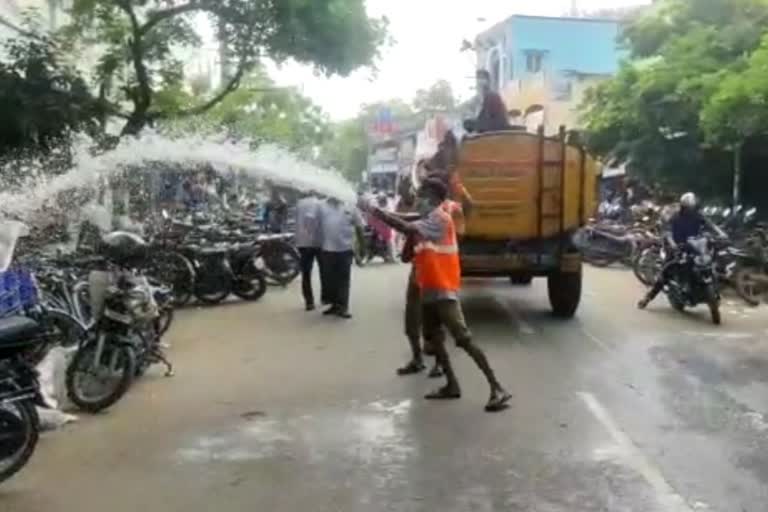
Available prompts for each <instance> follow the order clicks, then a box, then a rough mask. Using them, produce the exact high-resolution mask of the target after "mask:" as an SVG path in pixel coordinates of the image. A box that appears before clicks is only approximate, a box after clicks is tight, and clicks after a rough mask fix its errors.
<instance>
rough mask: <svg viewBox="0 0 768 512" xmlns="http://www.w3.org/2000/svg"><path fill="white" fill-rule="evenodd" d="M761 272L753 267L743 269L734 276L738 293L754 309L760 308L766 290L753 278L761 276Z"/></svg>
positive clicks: (734, 283)
mask: <svg viewBox="0 0 768 512" xmlns="http://www.w3.org/2000/svg"><path fill="white" fill-rule="evenodd" d="M760 274H761V273H760V271H758V270H756V269H754V268H752V267H741V268H739V269H738V270H736V272H734V274H733V278H732V279H733V286H734V288H736V293H737V294H738V295H739V297H741V298H742V299H743V300H744V302H746V303H747V304H749V305H750V306H752V307H755V306H759V305H760V302H761V301H762V299H763V295H765V293H766V290H765V289H764V286H762V285H761V284H760V283H759V282H757V281H756V280H755V279H754V277H753V276H755V275H760Z"/></svg>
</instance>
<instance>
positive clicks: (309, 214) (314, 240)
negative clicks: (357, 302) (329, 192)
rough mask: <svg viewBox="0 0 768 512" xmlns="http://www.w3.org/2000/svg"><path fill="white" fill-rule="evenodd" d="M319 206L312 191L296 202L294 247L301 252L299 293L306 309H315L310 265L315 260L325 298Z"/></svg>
mask: <svg viewBox="0 0 768 512" xmlns="http://www.w3.org/2000/svg"><path fill="white" fill-rule="evenodd" d="M320 206H321V202H320V200H319V199H318V198H317V196H316V195H315V194H314V193H312V192H309V193H306V194H304V196H303V197H302V198H301V199H299V202H298V203H296V238H295V240H296V247H297V248H298V249H299V253H300V254H301V262H300V263H301V293H302V295H303V296H304V307H305V309H306V310H307V311H312V310H313V309H315V296H314V293H313V291H312V267H313V266H314V264H315V260H317V262H318V267H319V268H320V288H321V298H323V300H325V298H326V293H327V291H326V290H325V282H324V281H325V280H324V279H323V277H324V269H323V267H322V263H321V261H320V249H321V246H322V243H321V242H322V240H321V238H320V236H321V233H320Z"/></svg>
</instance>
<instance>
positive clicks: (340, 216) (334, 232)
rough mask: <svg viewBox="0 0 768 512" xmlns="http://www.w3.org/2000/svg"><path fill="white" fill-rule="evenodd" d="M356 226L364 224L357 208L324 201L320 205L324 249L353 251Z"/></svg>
mask: <svg viewBox="0 0 768 512" xmlns="http://www.w3.org/2000/svg"><path fill="white" fill-rule="evenodd" d="M355 226H357V227H360V228H362V226H363V219H362V218H361V217H360V213H359V212H358V211H357V209H356V208H354V207H352V206H350V205H347V204H336V205H332V204H330V203H328V202H327V201H326V202H324V203H323V204H322V206H321V207H320V227H321V236H322V249H323V250H324V251H327V252H344V251H351V250H352V249H353V248H354V244H355Z"/></svg>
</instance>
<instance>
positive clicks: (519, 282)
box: [509, 275, 533, 286]
mask: <svg viewBox="0 0 768 512" xmlns="http://www.w3.org/2000/svg"><path fill="white" fill-rule="evenodd" d="M509 282H510V283H512V284H513V285H516V286H528V285H529V284H531V283H532V282H533V276H524V275H523V276H519V275H518V276H509Z"/></svg>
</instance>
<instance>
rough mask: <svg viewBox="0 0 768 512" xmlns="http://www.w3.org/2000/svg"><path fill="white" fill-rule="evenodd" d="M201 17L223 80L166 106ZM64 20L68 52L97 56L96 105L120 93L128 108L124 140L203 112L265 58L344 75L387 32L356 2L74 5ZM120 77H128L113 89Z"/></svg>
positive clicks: (84, 1) (88, 1) (161, 0)
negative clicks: (211, 32)
mask: <svg viewBox="0 0 768 512" xmlns="http://www.w3.org/2000/svg"><path fill="white" fill-rule="evenodd" d="M199 13H205V14H207V15H208V17H209V19H210V21H211V24H212V26H214V27H216V28H217V29H218V37H219V39H220V44H222V45H224V49H225V51H224V52H223V53H225V54H226V55H227V56H229V57H230V58H231V59H233V62H232V63H225V64H233V65H232V70H231V73H230V78H229V80H228V81H227V83H225V84H223V85H222V87H221V90H219V91H218V92H216V93H215V94H213V95H212V96H210V97H208V98H206V100H205V101H203V102H201V103H198V104H192V105H189V104H187V101H186V99H184V98H182V99H183V101H179V102H177V103H173V102H171V104H170V105H169V104H168V101H170V100H171V99H173V98H175V99H179V94H178V93H179V90H180V87H181V83H182V81H183V78H184V77H183V67H182V63H181V62H180V61H179V59H178V58H176V57H175V52H174V51H175V50H176V49H177V48H195V47H199V45H200V44H201V37H200V35H199V34H198V31H197V27H196V25H195V22H194V21H195V19H194V16H195V15H197V14H199ZM70 14H71V23H70V24H69V25H68V26H67V27H65V29H64V30H63V34H64V35H65V37H66V40H67V41H68V42H69V44H70V46H71V48H73V49H74V48H77V47H78V45H89V46H91V48H93V47H103V48H104V50H103V52H102V54H101V56H100V59H99V65H98V67H97V74H98V80H99V89H100V97H101V98H102V100H104V101H106V100H107V99H111V100H112V101H114V102H117V101H118V100H120V99H123V98H120V97H119V95H118V91H119V92H120V93H122V94H123V95H124V99H125V100H127V101H128V102H129V103H130V104H131V106H132V109H131V111H130V112H129V113H128V114H127V116H126V117H127V122H126V124H125V127H124V129H123V133H125V134H133V133H137V132H138V131H140V130H141V129H142V128H143V127H144V126H146V125H147V124H149V123H152V122H154V121H156V120H160V119H164V118H168V117H179V116H184V115H193V114H201V113H204V112H206V111H207V110H209V109H211V108H213V107H214V106H215V105H217V104H218V103H219V102H221V101H222V100H223V99H224V98H225V97H226V96H227V95H228V94H230V93H231V92H232V91H234V90H235V89H237V87H238V86H239V85H240V82H241V80H242V79H243V77H245V76H246V75H247V73H248V72H249V71H250V70H251V69H253V68H254V67H255V66H256V64H257V63H258V62H259V59H260V58H261V57H264V56H269V57H271V58H274V59H276V60H278V61H282V60H285V59H288V58H292V59H295V60H297V61H298V62H303V63H309V64H312V65H314V66H315V67H316V68H317V69H318V70H319V71H320V72H322V73H326V74H333V73H338V74H341V75H346V74H348V73H350V72H351V71H353V70H354V69H356V68H358V67H360V66H364V65H369V64H371V63H372V61H373V59H374V58H375V57H376V55H377V51H378V48H379V45H380V44H381V42H382V41H383V38H384V36H385V29H386V20H377V19H370V18H368V16H367V15H366V12H365V6H364V3H363V1H362V0H325V1H311V0H281V1H280V2H267V1H253V0H179V1H174V0H74V1H73V5H72V8H71V10H70ZM124 70H127V71H128V72H127V77H128V78H127V81H125V82H124V83H120V82H119V81H118V76H119V75H121V74H122V72H123V71H124ZM164 92H167V93H168V94H165V95H164ZM163 96H165V101H164V100H163V99H162V98H163ZM158 97H160V98H161V99H160V101H157V100H158Z"/></svg>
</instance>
